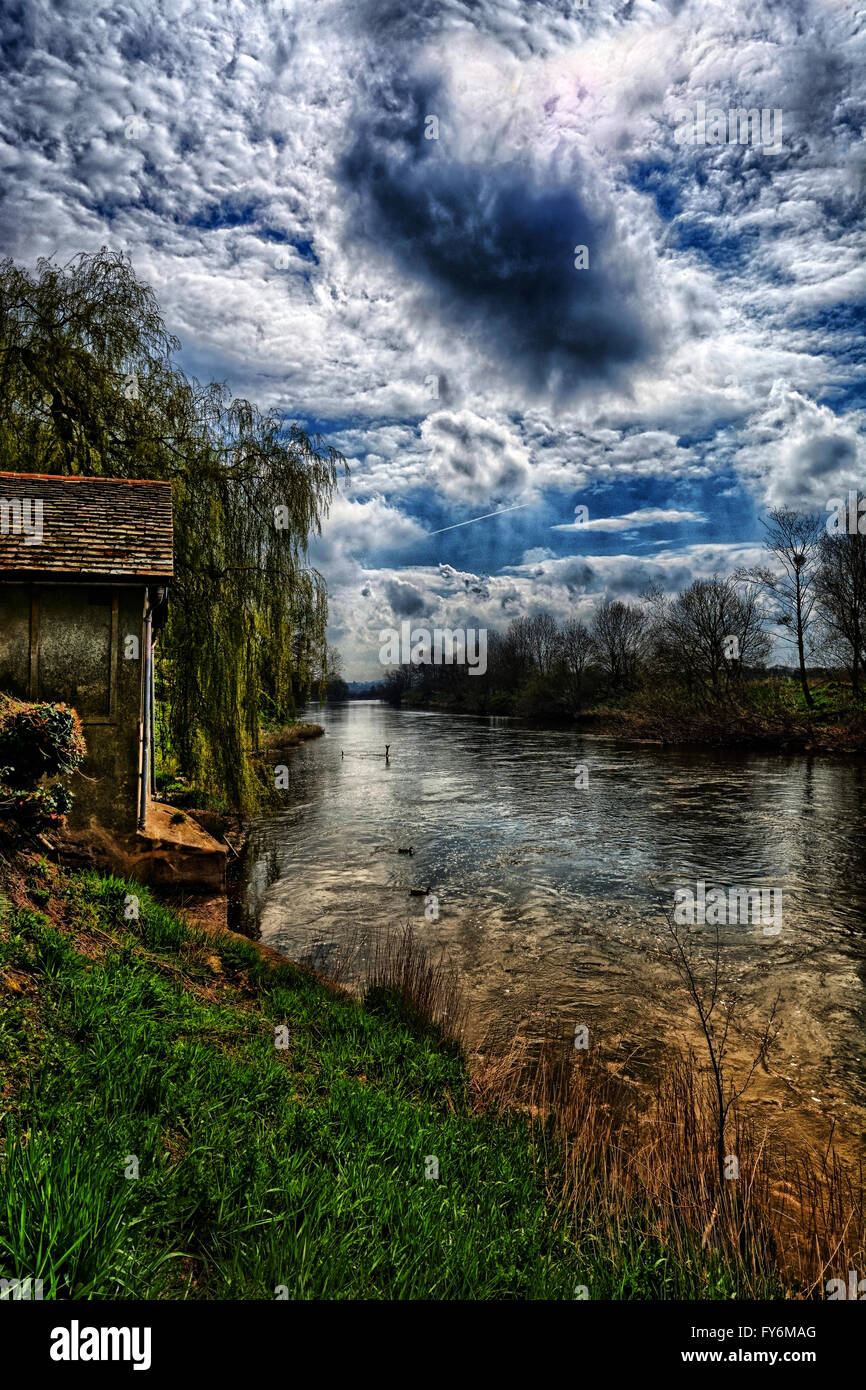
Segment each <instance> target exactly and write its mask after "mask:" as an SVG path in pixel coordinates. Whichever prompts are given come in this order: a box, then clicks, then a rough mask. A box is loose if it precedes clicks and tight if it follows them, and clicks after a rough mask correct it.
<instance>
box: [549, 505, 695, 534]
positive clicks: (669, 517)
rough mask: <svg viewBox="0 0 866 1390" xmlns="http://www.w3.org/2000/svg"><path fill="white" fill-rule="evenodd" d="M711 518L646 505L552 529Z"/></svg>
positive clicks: (596, 528) (620, 528)
mask: <svg viewBox="0 0 866 1390" xmlns="http://www.w3.org/2000/svg"><path fill="white" fill-rule="evenodd" d="M708 520H709V518H708V517H706V516H705V515H704V514H703V512H685V511H676V510H675V509H674V508H665V507H644V508H642V509H641V510H640V511H636V512H625V513H623V515H622V516H602V517H590V519H589V520H588V521H570V522H567V523H566V522H563V523H560V524H559V525H557V526H551V528H550V529H551V531H627V530H630V529H631V528H632V527H635V526H638V527H639V526H662V525H666V524H667V525H673V524H684V523H685V522H693V523H694V524H696V525H703V524H704V523H706V522H707V521H708Z"/></svg>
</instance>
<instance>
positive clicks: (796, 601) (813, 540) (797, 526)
mask: <svg viewBox="0 0 866 1390" xmlns="http://www.w3.org/2000/svg"><path fill="white" fill-rule="evenodd" d="M761 524H762V525H763V527H764V531H765V532H766V535H765V539H764V546H765V548H766V549H767V550H768V551H769V552H770V554H771V555H774V556H775V557H776V560H777V562H778V564H779V567H780V568H779V569H777V570H776V569H768V568H767V567H766V566H762V565H756V566H755V567H754V568H753V569H751V570H741V571H738V573H737V575H736V576H735V577H736V578H742V579H750V580H753V581H754V582H755V583H757V584H758V585H759V586H760V587H761V589H762V590H763V592H764V593H765V594H768V595H770V596H771V597H772V598H773V599H774V600H775V601H776V602H777V603H778V605H779V610H778V612H777V613H776V615H775V622H776V623H777V624H778V625H779V626H780V627H782V628H784V629H785V636H786V639H787V640H788V641H791V642H796V645H797V660H798V664H799V667H800V685H801V686H802V689H803V698H804V700H805V701H806V704H807V705H808V707H809V709H812V708H813V707H814V704H815V701H814V700H813V699H812V692H811V691H810V689H809V682H808V680H807V679H806V654H805V639H806V634H807V632H808V629H809V625H810V623H811V620H812V613H813V610H814V607H815V603H816V600H817V589H816V580H817V576H818V566H819V561H820V551H821V535H822V531H823V523H822V518H821V517H819V516H815V515H813V514H811V513H806V512H796V511H793V510H792V509H791V508H789V507H775V508H773V510H772V511H770V512H769V513H768V516H767V518H766V519H765V520H764V521H762V523H761Z"/></svg>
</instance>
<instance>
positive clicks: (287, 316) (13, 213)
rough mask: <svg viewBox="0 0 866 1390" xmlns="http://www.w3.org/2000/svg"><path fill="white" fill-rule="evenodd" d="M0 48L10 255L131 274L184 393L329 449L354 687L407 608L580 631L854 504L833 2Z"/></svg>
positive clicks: (865, 273)
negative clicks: (550, 619) (747, 113)
mask: <svg viewBox="0 0 866 1390" xmlns="http://www.w3.org/2000/svg"><path fill="white" fill-rule="evenodd" d="M0 37H2V59H0V69H2V70H0V170H2V178H0V254H3V255H11V256H12V257H14V258H15V259H16V260H17V261H19V262H23V263H26V264H28V265H33V264H35V261H36V259H37V257H39V256H42V255H48V256H52V257H54V258H55V259H57V260H60V261H66V260H68V259H69V258H70V257H71V256H73V255H75V254H76V253H77V252H80V251H95V250H98V249H99V248H100V247H101V246H108V247H110V248H112V249H115V250H120V251H123V252H124V253H125V254H127V255H128V256H129V257H130V260H131V262H132V265H133V267H134V269H135V270H136V272H137V273H138V275H139V276H140V277H141V278H143V279H144V280H146V281H147V282H148V283H149V284H150V285H151V286H152V287H153V289H154V291H155V293H156V296H157V299H158V301H159V304H160V306H161V308H162V310H163V313H164V315H165V319H166V322H167V324H168V327H169V329H170V330H171V331H172V332H173V333H175V334H176V335H177V337H178V338H179V339H180V340H181V343H182V350H181V353H180V362H181V365H182V366H183V367H184V368H185V369H186V370H187V371H188V372H190V373H191V374H193V375H195V376H197V377H199V378H200V379H215V380H221V381H225V382H227V383H228V385H229V387H230V388H231V390H232V391H233V393H235V394H236V395H242V396H246V397H248V398H249V399H251V400H254V401H256V402H257V403H258V404H259V405H261V406H262V407H265V408H269V407H273V408H275V409H277V410H279V411H280V412H282V413H284V414H285V416H286V418H287V419H291V420H297V421H298V422H299V423H300V424H301V425H303V426H304V427H305V428H306V429H308V430H311V431H315V432H319V433H321V435H322V436H323V437H324V438H325V440H326V441H327V442H328V443H330V444H332V445H334V446H335V447H336V448H337V449H339V450H340V451H341V452H342V453H343V454H344V455H345V457H346V459H347V461H348V464H349V477H348V479H347V480H345V481H344V483H343V484H342V485H341V488H340V491H339V494H338V496H337V497H336V498H335V499H334V502H333V504H332V507H331V511H330V515H329V518H328V520H327V522H326V524H325V526H324V528H323V531H322V535H321V537H317V538H316V539H315V541H314V543H313V545H312V547H311V559H312V562H313V563H314V564H315V565H316V567H317V568H318V569H319V570H320V572H321V573H322V575H323V576H324V578H325V579H326V581H327V585H328V591H329V595H330V637H331V640H332V641H333V642H334V643H335V644H336V645H337V646H338V647H339V649H340V651H341V653H342V656H343V663H344V673H345V675H346V677H347V678H348V679H357V680H375V679H378V678H379V677H381V675H382V667H381V665H380V663H379V649H380V646H381V638H380V633H381V631H382V630H383V629H384V628H388V627H399V625H400V623H401V622H403V621H404V620H405V619H407V618H408V619H410V620H411V621H412V623H413V626H429V627H437V626H438V627H460V626H463V627H467V626H470V627H487V628H496V629H500V630H501V629H503V628H504V627H505V626H507V624H508V622H509V621H510V619H511V618H513V617H516V616H519V615H521V614H525V613H527V614H531V613H534V612H538V611H542V610H546V611H549V612H552V613H553V614H554V615H555V616H557V617H558V618H560V619H564V618H568V617H579V618H584V619H589V618H590V617H591V615H592V613H593V611H594V609H595V607H596V605H597V604H598V603H599V602H600V601H601V600H602V599H603V598H604V597H605V596H608V597H610V598H622V599H626V600H630V599H634V598H637V597H638V596H639V595H640V594H641V593H642V592H644V591H645V590H646V589H647V587H648V586H649V585H651V584H658V585H660V586H661V587H662V588H663V589H665V590H669V591H674V590H676V589H679V588H682V587H684V586H685V585H687V584H688V583H690V582H691V581H692V580H693V579H696V578H701V577H706V576H709V575H711V574H713V573H716V572H718V573H728V572H731V571H733V570H736V569H737V568H738V567H740V566H742V565H749V564H754V563H757V562H759V561H760V560H761V534H762V529H761V517H762V515H764V514H765V513H766V509H767V508H768V507H772V506H779V505H790V506H798V507H806V508H810V509H815V510H820V511H824V510H825V509H826V508H827V506H828V504H829V501H830V499H831V498H834V497H838V496H839V495H841V494H843V493H844V492H846V491H847V490H848V489H849V488H856V487H858V486H859V487H860V488H861V489H862V488H863V486H864V475H866V446H864V422H866V396H864V363H863V352H862V344H863V332H864V317H866V316H864V304H866V268H864V256H863V242H864V230H863V229H864V220H866V219H864V188H866V145H864V138H863V137H864V131H863V125H864V116H866V77H864V75H866V52H864V48H866V11H863V10H861V11H860V12H859V14H858V13H857V7H856V6H855V5H854V4H853V3H851V0H847V2H845V3H843V0H801V2H800V0H793V2H792V3H787V0H786V3H784V4H780V3H778V0H773V3H761V0H754V2H753V3H739V4H736V5H733V6H732V5H731V4H730V2H729V0H727V2H726V3H720V4H719V3H713V0H659V2H658V3H650V2H649V0H644V3H641V2H640V0H627V3H622V2H621V0H586V3H585V4H584V5H583V6H582V5H580V4H579V3H575V0H459V2H456V0H455V3H451V2H450V0H444V2H443V3H432V0H346V3H331V0H303V3H300V2H299V3H294V2H289V0H275V2H274V3H271V2H270V0H236V2H233V0H229V2H228V3H223V2H220V3H218V2H217V0H195V3H187V0H150V2H149V3H145V0H124V3H117V4H108V5H100V4H99V3H93V0H81V2H80V3H54V4H48V3H45V0H32V3H26V4H16V3H14V0H13V2H12V3H7V4H6V5H5V6H4V9H3V13H2V19H0ZM740 108H743V109H746V110H751V109H754V110H756V111H758V112H762V113H763V118H762V122H756V121H752V122H751V123H749V124H748V125H747V124H746V123H745V122H743V123H742V126H741V127H740V128H737V122H736V120H735V119H728V118H727V113H728V112H730V111H733V110H735V109H740ZM714 112H715V113H716V114H715V115H713V113H714ZM702 113H705V114H703V115H702ZM718 113H722V119H721V120H720V119H719V114H718ZM738 137H740V138H738ZM581 248H583V249H581ZM581 508H583V509H585V510H584V511H581V510H579V509H581ZM491 513H498V514H497V515H490V514H491ZM476 518H483V519H480V520H476ZM464 522H468V523H471V524H466V525H463V524H462V523H464Z"/></svg>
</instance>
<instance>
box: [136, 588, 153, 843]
mask: <svg viewBox="0 0 866 1390" xmlns="http://www.w3.org/2000/svg"><path fill="white" fill-rule="evenodd" d="M144 602H145V605H146V607H145V612H144V680H143V695H144V710H143V713H142V721H141V783H140V788H139V801H138V828H139V830H144V829H145V826H146V824H147V793H148V786H149V782H150V730H151V700H150V692H151V667H152V665H153V655H152V652H153V640H152V635H151V633H152V628H153V607H152V605H151V602H150V590H149V589H145V591H144Z"/></svg>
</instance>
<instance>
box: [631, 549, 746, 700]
mask: <svg viewBox="0 0 866 1390" xmlns="http://www.w3.org/2000/svg"><path fill="white" fill-rule="evenodd" d="M651 605H652V641H653V648H654V656H655V660H656V662H657V664H659V665H660V666H661V667H662V668H663V669H665V670H668V671H671V672H673V673H674V674H675V675H676V676H678V678H679V679H681V680H682V681H683V682H684V683H685V684H686V685H687V686H688V687H689V689H690V690H692V691H693V692H694V693H696V694H697V695H699V696H702V697H703V698H704V699H705V700H711V701H718V700H721V699H723V698H724V697H726V696H727V695H729V694H730V691H731V688H732V686H733V685H735V684H736V683H738V682H739V680H740V679H741V677H742V672H743V668H744V667H746V666H760V665H762V664H763V662H764V661H766V659H767V656H768V655H769V652H770V647H771V642H770V639H769V637H768V636H767V633H766V631H765V622H766V617H765V614H764V613H763V611H762V609H761V607H760V604H759V603H758V594H757V592H756V589H755V586H753V585H745V586H743V585H738V584H737V583H736V582H735V580H734V579H732V578H730V577H728V578H722V577H721V576H720V575H717V574H715V575H713V577H712V578H711V579H696V580H695V581H694V583H693V584H690V585H689V587H688V588H687V589H684V590H683V592H682V593H681V594H678V595H677V596H676V598H666V597H665V596H664V595H663V594H661V593H660V592H656V593H654V594H653V595H652V598H651Z"/></svg>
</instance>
